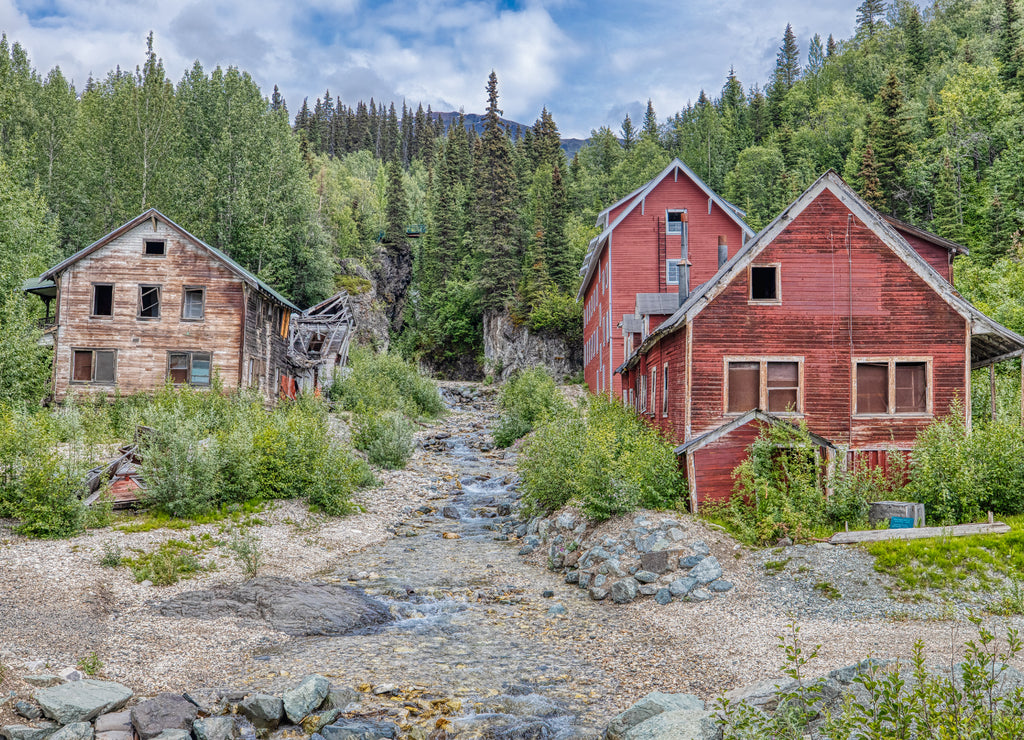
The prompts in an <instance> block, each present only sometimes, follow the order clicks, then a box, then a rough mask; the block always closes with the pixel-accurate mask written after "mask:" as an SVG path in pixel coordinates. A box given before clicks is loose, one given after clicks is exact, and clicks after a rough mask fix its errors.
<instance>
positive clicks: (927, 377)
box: [850, 355, 934, 419]
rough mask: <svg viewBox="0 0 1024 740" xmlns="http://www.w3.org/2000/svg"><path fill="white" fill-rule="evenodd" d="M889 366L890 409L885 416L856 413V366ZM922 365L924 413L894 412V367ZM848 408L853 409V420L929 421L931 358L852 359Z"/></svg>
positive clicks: (931, 414)
mask: <svg viewBox="0 0 1024 740" xmlns="http://www.w3.org/2000/svg"><path fill="white" fill-rule="evenodd" d="M883 362H885V363H888V364H889V399H888V407H889V409H891V411H890V413H887V414H860V413H857V365H859V364H860V363H872V364H880V363H883ZM904 362H907V363H911V362H912V363H924V365H925V370H924V373H925V383H926V384H927V386H928V390H927V393H926V394H925V399H926V400H925V403H926V407H925V411H923V412H921V411H910V412H907V411H904V412H901V413H897V412H896V365H897V364H899V363H904ZM850 381H851V382H850V392H851V395H850V406H851V407H852V408H853V410H854V411H853V418H854V419H893V418H898V419H930V418H931V417H932V416H933V408H934V406H933V405H932V398H933V393H934V390H933V389H934V386H933V384H932V358H931V357H920V356H905V355H897V356H889V357H854V358H853V361H852V362H851V364H850Z"/></svg>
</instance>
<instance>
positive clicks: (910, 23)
mask: <svg viewBox="0 0 1024 740" xmlns="http://www.w3.org/2000/svg"><path fill="white" fill-rule="evenodd" d="M1012 1H1013V0H1010V2H1012ZM903 35H904V36H905V37H906V40H907V46H906V53H907V63H908V65H909V67H910V69H911V70H912V71H913V72H914V74H921V72H923V71H924V68H925V65H926V64H927V63H928V54H927V51H926V50H925V46H924V27H923V25H922V24H921V13H920V11H918V9H917V6H916V5H914V4H911V5H910V7H909V9H908V10H907V15H906V19H905V20H904V23H903Z"/></svg>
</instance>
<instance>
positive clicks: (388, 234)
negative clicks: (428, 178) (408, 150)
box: [383, 159, 409, 250]
mask: <svg viewBox="0 0 1024 740" xmlns="http://www.w3.org/2000/svg"><path fill="white" fill-rule="evenodd" d="M387 178H388V181H387V190H386V193H385V197H386V199H387V212H386V215H385V236H384V240H383V241H384V243H385V244H387V245H389V246H390V247H391V248H393V249H399V250H408V248H409V240H408V238H406V235H405V227H406V226H407V225H408V223H409V199H408V198H407V197H406V194H405V184H404V183H403V182H402V167H401V165H400V164H399V163H398V161H397V160H396V159H392V160H391V161H390V162H388V163H387Z"/></svg>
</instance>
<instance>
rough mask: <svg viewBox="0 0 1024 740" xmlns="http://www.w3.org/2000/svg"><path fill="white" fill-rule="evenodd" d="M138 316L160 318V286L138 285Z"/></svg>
mask: <svg viewBox="0 0 1024 740" xmlns="http://www.w3.org/2000/svg"><path fill="white" fill-rule="evenodd" d="M139 318H143V319H158V318H160V286H158V285H140V286H139Z"/></svg>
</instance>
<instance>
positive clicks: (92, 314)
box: [89, 283, 115, 320]
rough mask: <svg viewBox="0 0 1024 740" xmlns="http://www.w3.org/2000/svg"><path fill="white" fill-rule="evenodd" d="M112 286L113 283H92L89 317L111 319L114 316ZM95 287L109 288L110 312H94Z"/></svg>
mask: <svg viewBox="0 0 1024 740" xmlns="http://www.w3.org/2000/svg"><path fill="white" fill-rule="evenodd" d="M114 286H115V283H92V293H91V296H90V303H89V318H90V319H108V320H109V319H113V318H114ZM96 288H110V313H96Z"/></svg>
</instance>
